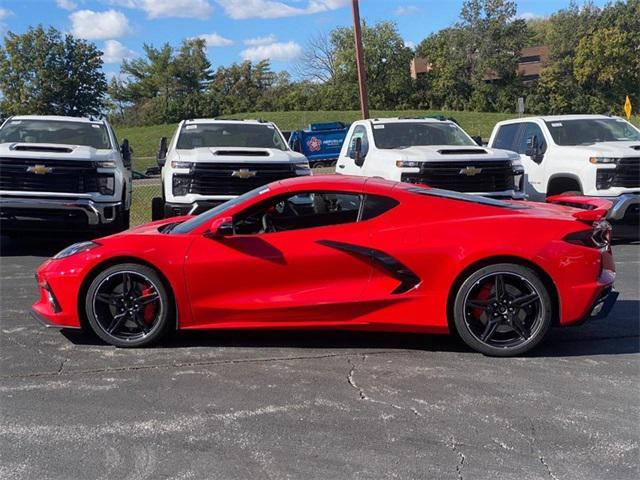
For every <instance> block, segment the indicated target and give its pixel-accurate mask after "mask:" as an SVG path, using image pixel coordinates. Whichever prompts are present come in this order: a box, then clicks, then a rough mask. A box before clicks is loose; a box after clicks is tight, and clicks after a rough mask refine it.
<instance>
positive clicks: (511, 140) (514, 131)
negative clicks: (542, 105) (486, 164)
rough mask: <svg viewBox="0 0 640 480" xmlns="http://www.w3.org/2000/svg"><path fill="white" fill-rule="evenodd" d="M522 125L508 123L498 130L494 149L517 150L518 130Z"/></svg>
mask: <svg viewBox="0 0 640 480" xmlns="http://www.w3.org/2000/svg"><path fill="white" fill-rule="evenodd" d="M520 125H521V124H520V123H508V124H506V125H502V126H501V127H499V128H498V132H497V133H496V138H495V139H494V140H493V145H491V146H492V147H493V148H501V149H503V150H515V147H514V144H515V143H516V139H517V137H518V129H519V128H520Z"/></svg>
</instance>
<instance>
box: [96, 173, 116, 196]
mask: <svg viewBox="0 0 640 480" xmlns="http://www.w3.org/2000/svg"><path fill="white" fill-rule="evenodd" d="M114 186H115V179H114V178H113V175H99V176H98V191H99V192H100V194H101V195H113V192H114Z"/></svg>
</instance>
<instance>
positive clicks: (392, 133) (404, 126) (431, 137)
mask: <svg viewBox="0 0 640 480" xmlns="http://www.w3.org/2000/svg"><path fill="white" fill-rule="evenodd" d="M373 138H374V141H375V144H376V147H378V148H383V149H391V148H408V147H415V146H420V145H455V146H472V145H473V146H477V145H476V143H475V142H474V141H473V140H472V139H471V138H470V137H469V136H468V135H467V134H466V133H464V131H463V130H462V129H461V128H460V127H458V126H457V125H456V124H455V123H451V122H442V123H441V122H394V123H375V124H374V125H373Z"/></svg>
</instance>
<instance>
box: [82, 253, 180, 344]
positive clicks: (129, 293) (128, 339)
mask: <svg viewBox="0 0 640 480" xmlns="http://www.w3.org/2000/svg"><path fill="white" fill-rule="evenodd" d="M173 311H174V309H173V304H172V301H171V296H170V295H169V292H168V291H167V289H166V287H165V286H164V284H163V282H162V280H161V279H160V276H159V275H158V273H157V272H156V271H155V270H154V269H153V268H150V267H148V266H145V265H139V264H136V263H123V264H119V265H114V266H112V267H109V268H107V269H105V270H104V271H102V272H100V273H99V274H98V275H97V276H96V277H95V278H94V279H93V281H92V282H91V284H90V285H89V289H88V291H87V296H86V299H85V312H86V316H87V320H88V322H89V325H91V328H92V329H93V331H94V332H95V333H96V334H97V335H98V336H99V337H100V338H101V339H103V340H104V341H105V342H107V343H110V344H112V345H115V346H117V347H141V346H144V345H149V344H151V343H152V342H155V341H157V340H158V339H159V338H160V337H162V335H164V334H165V333H166V331H167V329H168V327H169V325H170V324H171V323H172V319H173Z"/></svg>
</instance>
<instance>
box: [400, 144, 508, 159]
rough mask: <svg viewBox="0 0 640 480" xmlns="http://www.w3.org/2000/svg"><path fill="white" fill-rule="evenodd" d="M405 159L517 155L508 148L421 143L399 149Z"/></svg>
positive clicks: (506, 157)
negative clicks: (507, 149)
mask: <svg viewBox="0 0 640 480" xmlns="http://www.w3.org/2000/svg"><path fill="white" fill-rule="evenodd" d="M397 152H398V153H399V154H400V155H401V156H404V160H411V161H452V162H456V161H470V160H471V161H490V160H515V159H516V158H518V157H517V155H515V154H513V153H511V152H508V151H506V150H498V149H495V148H487V147H480V146H473V145H471V146H451V145H420V146H415V147H409V148H403V149H398V150H397Z"/></svg>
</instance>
